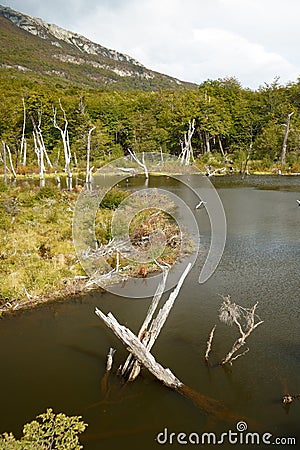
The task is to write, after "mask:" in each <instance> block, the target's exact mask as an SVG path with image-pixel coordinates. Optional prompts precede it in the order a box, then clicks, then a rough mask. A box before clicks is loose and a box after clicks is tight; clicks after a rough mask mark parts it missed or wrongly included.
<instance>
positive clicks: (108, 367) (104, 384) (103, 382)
mask: <svg viewBox="0 0 300 450" xmlns="http://www.w3.org/2000/svg"><path fill="white" fill-rule="evenodd" d="M115 353H116V350H115V349H114V348H112V347H110V349H109V352H108V354H107V359H106V371H105V374H104V375H103V378H102V380H101V389H102V392H103V393H104V394H106V393H107V392H108V378H109V375H110V372H111V369H112V366H113V360H114V354H115Z"/></svg>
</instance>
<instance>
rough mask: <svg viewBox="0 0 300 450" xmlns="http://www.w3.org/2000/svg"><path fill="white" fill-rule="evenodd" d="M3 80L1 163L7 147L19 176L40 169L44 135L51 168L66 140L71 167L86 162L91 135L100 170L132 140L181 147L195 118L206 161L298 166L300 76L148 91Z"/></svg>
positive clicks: (142, 146)
mask: <svg viewBox="0 0 300 450" xmlns="http://www.w3.org/2000/svg"><path fill="white" fill-rule="evenodd" d="M0 89H1V102H2V108H1V111H0V124H1V125H0V130H1V140H2V164H1V170H2V171H3V148H5V149H6V151H8V152H9V153H10V154H11V155H9V154H8V155H7V158H8V156H11V163H12V165H13V168H14V169H13V170H15V172H16V175H17V174H18V173H19V174H28V173H32V172H38V170H39V162H38V158H39V150H38V148H39V147H40V145H41V142H42V144H43V148H44V151H46V154H45V157H46V158H44V159H45V161H44V165H45V171H46V173H47V172H60V171H62V170H66V159H65V157H66V152H65V150H66V149H64V145H66V144H67V146H68V159H69V165H70V168H72V170H75V169H78V170H80V169H84V168H85V165H86V153H87V145H88V142H89V141H90V142H89V146H90V160H91V167H92V166H94V168H95V169H96V168H97V167H100V166H101V165H103V163H104V162H106V161H109V160H110V159H115V158H118V157H121V156H123V155H124V154H125V155H126V154H128V149H131V150H133V151H135V152H136V153H137V152H150V151H151V152H157V151H161V150H162V151H163V152H166V153H170V154H173V155H180V153H181V151H182V145H183V142H184V136H185V135H186V134H187V132H188V128H189V124H191V123H192V121H193V134H192V137H191V145H192V148H193V155H194V157H195V163H196V165H198V166H199V167H200V168H203V167H207V165H208V166H212V167H213V168H216V169H218V168H222V167H224V165H226V168H227V169H228V168H229V166H230V168H231V170H232V171H241V170H242V167H243V164H244V163H245V161H246V160H249V171H250V173H251V171H252V172H258V173H263V172H273V173H281V172H282V173H283V172H284V173H298V172H300V153H299V149H300V116H299V109H300V80H298V81H297V82H294V83H289V84H287V85H285V86H283V85H281V84H280V80H279V79H278V78H275V79H274V81H273V82H272V83H270V84H267V83H265V84H264V85H263V86H261V87H260V88H259V89H258V90H257V91H252V90H250V89H245V88H243V87H242V86H241V84H240V83H239V81H238V80H236V79H235V78H225V79H218V80H207V81H205V82H203V83H202V84H201V85H200V86H199V87H197V88H190V89H177V90H160V91H157V92H144V91H114V90H95V89H92V88H86V89H84V88H78V87H76V86H73V87H72V86H66V85H59V84H57V83H55V84H54V83H53V84H52V85H51V84H49V83H48V84H44V83H43V82H42V81H41V79H40V80H38V79H37V80H35V81H34V80H29V79H26V77H25V78H23V77H22V76H20V75H18V77H14V78H4V77H2V78H1V86H0ZM91 130H92V131H91ZM63 133H65V143H64V138H63ZM3 146H4V147H3ZM7 147H8V150H7ZM7 166H8V167H7V170H8V171H11V170H12V169H11V167H10V165H9V163H7ZM70 170H71V169H70Z"/></svg>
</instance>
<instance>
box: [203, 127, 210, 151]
mask: <svg viewBox="0 0 300 450" xmlns="http://www.w3.org/2000/svg"><path fill="white" fill-rule="evenodd" d="M204 138H205V148H206V152H210V142H209V134H208V132H207V131H204Z"/></svg>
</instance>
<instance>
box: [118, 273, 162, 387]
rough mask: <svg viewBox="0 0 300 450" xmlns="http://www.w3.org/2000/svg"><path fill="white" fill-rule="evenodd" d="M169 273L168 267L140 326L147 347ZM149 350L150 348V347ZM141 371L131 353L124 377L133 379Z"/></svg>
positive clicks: (123, 370) (124, 370) (126, 363)
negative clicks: (154, 315) (150, 325)
mask: <svg viewBox="0 0 300 450" xmlns="http://www.w3.org/2000/svg"><path fill="white" fill-rule="evenodd" d="M168 273H169V271H168V270H167V269H164V270H163V277H162V280H161V282H160V283H159V285H158V287H157V289H156V292H155V294H154V297H153V300H152V302H151V305H150V306H149V309H148V311H147V314H146V318H145V320H144V322H143V324H142V326H141V328H140V331H139V333H138V339H139V340H140V341H141V342H142V343H143V344H144V345H145V346H146V348H148V347H147V342H145V341H146V340H147V341H148V339H147V337H148V335H149V332H148V331H147V330H148V326H149V324H150V322H151V320H152V317H153V314H154V313H155V310H156V308H157V306H158V303H159V301H160V299H161V296H162V294H163V292H164V289H165V285H166V281H167V276H168ZM148 350H149V348H148ZM139 372H140V364H139V362H138V361H137V360H136V359H135V358H134V356H133V355H132V354H131V353H130V355H128V358H127V359H126V361H125V363H124V365H123V367H122V368H121V374H122V376H123V377H125V378H127V379H128V380H129V381H133V380H134V379H135V378H136V377H137V376H138V374H139Z"/></svg>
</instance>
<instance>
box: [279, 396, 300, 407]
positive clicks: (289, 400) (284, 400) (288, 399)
mask: <svg viewBox="0 0 300 450" xmlns="http://www.w3.org/2000/svg"><path fill="white" fill-rule="evenodd" d="M296 399H297V400H300V394H297V395H291V394H287V395H285V396H284V397H282V403H284V404H285V405H289V404H290V403H292V402H293V401H294V400H296Z"/></svg>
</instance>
